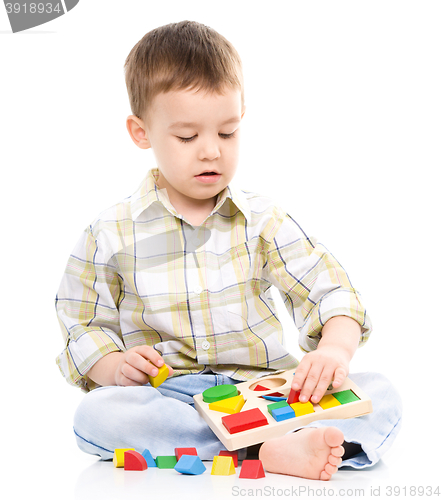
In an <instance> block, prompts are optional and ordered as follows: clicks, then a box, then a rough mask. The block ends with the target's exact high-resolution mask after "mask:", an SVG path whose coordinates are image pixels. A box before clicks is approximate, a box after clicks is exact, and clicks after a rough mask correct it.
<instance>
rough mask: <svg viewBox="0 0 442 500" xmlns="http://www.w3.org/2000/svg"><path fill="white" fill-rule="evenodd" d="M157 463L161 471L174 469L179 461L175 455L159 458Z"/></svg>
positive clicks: (156, 460)
mask: <svg viewBox="0 0 442 500" xmlns="http://www.w3.org/2000/svg"><path fill="white" fill-rule="evenodd" d="M155 462H156V464H157V467H158V468H159V469H174V468H175V465H176V464H177V462H178V461H177V459H176V456H175V455H173V456H163V457H161V456H160V457H157V458H156V459H155Z"/></svg>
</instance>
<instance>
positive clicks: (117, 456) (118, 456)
mask: <svg viewBox="0 0 442 500" xmlns="http://www.w3.org/2000/svg"><path fill="white" fill-rule="evenodd" d="M129 450H131V451H135V449H134V448H116V449H115V451H114V458H113V460H112V461H113V463H114V465H115V467H124V452H125V451H129Z"/></svg>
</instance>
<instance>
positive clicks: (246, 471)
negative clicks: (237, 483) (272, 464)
mask: <svg viewBox="0 0 442 500" xmlns="http://www.w3.org/2000/svg"><path fill="white" fill-rule="evenodd" d="M265 476H266V475H265V472H264V467H263V466H262V462H261V460H243V463H242V465H241V472H240V473H239V477H241V478H244V479H259V478H261V477H265Z"/></svg>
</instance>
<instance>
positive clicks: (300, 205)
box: [0, 0, 442, 498]
mask: <svg viewBox="0 0 442 500" xmlns="http://www.w3.org/2000/svg"><path fill="white" fill-rule="evenodd" d="M185 19H189V20H195V21H199V22H202V23H204V24H207V25H209V26H211V27H213V28H214V29H216V30H217V31H219V32H220V33H221V34H223V35H224V36H225V37H226V38H227V39H228V40H230V41H231V42H232V43H233V44H234V45H235V47H236V48H237V50H238V51H239V53H240V55H241V58H242V60H243V65H244V74H245V84H246V94H245V95H246V105H247V111H246V114H245V117H244V120H243V124H242V137H243V143H242V160H241V164H240V167H239V169H238V173H237V175H236V177H235V183H236V185H238V186H239V187H241V188H243V189H245V190H248V191H256V192H258V193H262V194H268V195H270V196H272V197H273V198H274V199H276V200H277V201H278V202H279V203H280V205H282V206H283V207H284V208H285V209H286V210H287V212H289V213H290V215H291V216H292V217H293V218H294V219H295V220H297V222H298V223H299V224H300V225H301V226H302V227H303V229H304V230H305V231H306V232H308V233H309V234H313V235H315V236H317V237H318V238H319V239H320V241H321V242H323V243H324V244H325V245H326V246H327V247H328V248H329V249H330V250H331V251H332V252H333V254H334V255H335V256H336V257H337V258H338V260H339V261H340V262H341V263H342V264H343V265H344V267H345V268H346V270H347V272H348V273H349V275H350V278H351V280H352V282H353V284H354V286H355V287H356V288H357V289H358V290H359V291H360V292H361V293H362V298H363V300H364V303H365V305H366V306H367V307H368V309H369V312H370V315H371V317H372V320H373V323H374V326H375V330H374V332H373V335H372V338H371V339H370V341H369V343H368V344H367V345H366V346H365V347H364V348H363V349H362V350H359V351H358V352H357V354H356V356H355V358H354V360H353V363H352V367H351V369H352V371H364V370H372V371H380V372H382V373H384V374H385V375H387V376H388V377H389V378H390V379H391V380H392V382H393V383H394V384H395V385H396V387H397V388H398V390H399V391H400V393H401V395H402V397H403V399H404V409H405V412H404V426H403V430H402V434H401V435H400V437H399V438H398V440H397V442H396V444H395V446H394V447H393V449H392V450H391V451H390V452H388V453H387V455H386V456H385V459H384V460H383V464H384V465H383V466H382V467H380V468H379V467H378V469H377V471H378V472H376V471H375V472H373V471H371V472H369V474H371V476H370V481H371V482H370V484H371V485H372V486H374V487H376V486H377V485H378V483H379V481H381V480H380V479H379V480H378V476H377V475H376V474H379V478H380V477H381V476H382V478H383V479H382V481H384V483H385V484H386V485H388V484H390V485H393V486H394V485H398V486H404V485H435V484H436V483H437V479H436V478H435V475H434V473H435V471H436V461H438V460H437V458H438V456H439V453H440V452H439V449H440V444H441V442H440V441H441V440H440V433H439V425H438V419H435V418H434V416H435V412H434V409H435V405H437V401H438V400H439V401H440V381H441V377H440V370H439V366H440V348H441V326H440V323H439V315H440V314H439V311H440V308H441V306H440V297H441V294H440V288H439V287H440V283H441V271H440V255H439V252H440V251H441V245H440V244H441V237H440V227H441V224H440V212H441V210H440V198H439V196H440V186H441V181H440V172H439V170H440V167H441V163H442V152H441V151H442V149H441V132H442V118H441V117H442V97H441V96H442V92H441V89H442V69H441V68H442V66H441V55H442V54H441V52H442V30H441V23H442V4H441V3H440V2H438V1H425V0H422V1H414V2H411V1H405V0H401V1H389V0H382V1H378V0H371V1H370V2H362V1H355V0H351V1H350V0H349V1H332V0H329V1H311V2H305V1H304V2H300V1H287V0H286V1H279V2H263V1H255V2H251V1H239V0H236V1H229V0H227V1H223V2H207V1H204V2H199V1H187V2H183V1H179V2H174V1H169V2H150V1H147V0H127V1H124V2H123V1H116V0H106V1H105V0H94V1H93V2H90V1H86V0H80V3H79V4H78V5H77V7H75V8H74V9H73V10H72V11H71V12H70V13H68V14H67V15H64V16H62V17H60V18H59V19H56V20H55V21H52V22H51V23H48V24H45V25H42V26H39V27H36V28H34V29H31V30H29V31H26V32H22V33H16V34H12V32H11V30H10V26H9V22H8V18H7V16H6V12H5V10H4V8H3V5H0V76H1V78H0V164H1V176H2V189H1V198H0V202H1V215H2V245H1V262H2V273H1V274H2V289H1V306H2V331H3V336H2V349H1V380H2V382H3V384H2V385H3V387H2V395H3V403H2V409H3V411H2V414H3V417H6V422H4V423H3V428H2V434H3V435H2V440H1V446H2V454H1V455H2V458H1V460H2V465H3V466H2V470H3V471H5V472H6V471H8V472H7V478H6V479H8V480H10V481H11V483H12V484H14V485H15V486H14V489H15V491H16V493H17V495H18V496H17V498H18V497H19V498H26V497H30V498H31V497H32V498H33V497H34V496H35V495H36V494H38V493H43V494H47V498H53V497H54V495H55V491H58V494H59V496H61V497H65V498H70V497H72V495H73V494H74V492H76V498H86V496H85V493H84V491H85V488H83V487H82V484H84V481H85V479H84V478H85V477H86V476H88V475H89V476H94V475H96V474H95V473H96V469H90V467H95V466H97V465H96V464H94V463H95V461H96V460H95V458H93V457H89V456H86V455H84V454H83V453H81V452H80V451H78V450H77V448H76V444H75V442H74V438H73V433H72V417H73V413H74V411H75V408H76V406H77V405H78V403H79V402H80V400H81V398H82V397H83V395H82V393H81V392H80V390H78V389H74V388H72V387H70V386H68V385H67V384H66V382H65V381H64V379H63V378H62V376H61V375H60V374H59V372H58V368H57V366H56V364H55V357H56V356H57V355H58V353H59V352H60V351H61V350H62V349H63V340H62V336H61V331H60V329H59V326H58V322H57V319H56V315H55V308H54V298H55V294H56V291H57V288H58V285H59V282H60V279H61V276H62V274H63V270H64V266H65V264H66V261H67V258H68V256H69V253H70V252H71V250H72V248H73V246H74V244H75V243H76V241H77V239H78V237H79V236H80V234H81V232H82V230H83V229H84V228H85V227H86V226H87V224H89V223H90V222H91V221H92V220H93V219H94V218H95V217H96V216H97V215H98V213H100V212H101V211H102V210H103V209H105V208H107V207H109V206H111V205H113V204H114V203H116V202H117V201H120V200H121V199H123V198H125V197H126V196H129V195H130V194H132V192H133V191H134V190H135V189H136V187H137V186H138V184H139V182H140V181H141V180H142V178H143V177H144V175H145V174H146V172H147V170H149V169H150V168H152V167H154V166H155V163H154V158H153V156H152V153H151V152H150V151H147V152H146V151H142V150H140V149H138V148H136V147H135V145H134V144H133V142H132V141H131V139H130V137H129V135H128V133H127V131H126V127H125V119H126V117H127V115H129V114H131V111H130V108H129V102H128V98H127V92H126V87H125V82H124V74H123V64H124V61H125V58H126V56H127V55H128V53H129V52H130V50H131V48H132V47H133V46H134V45H135V43H136V42H137V41H138V40H139V39H140V38H142V36H143V35H144V34H145V33H146V32H148V31H150V30H151V29H153V28H155V27H158V26H161V25H164V24H168V23H170V22H178V21H182V20H185ZM274 297H275V300H278V299H279V294H277V292H276V291H275V292H274ZM277 305H278V310H279V312H280V319H281V320H282V321H283V323H284V327H285V331H286V335H287V337H288V339H289V341H290V345H291V346H292V350H293V351H294V352H295V353H297V354H299V349H298V347H297V344H296V335H295V330H294V327H293V324H292V323H291V321H290V318H289V317H288V314H287V313H286V311H285V308H284V306H283V305H282V302H280V301H278V303H277ZM4 420H5V419H4V418H3V421H4ZM91 464H92V465H91ZM91 470H92V473H91V474H89V473H90V472H91ZM88 471H89V472H88ZM158 472H160V471H158ZM340 474H341V478H342V477H344V476H342V474H347V475H346V476H345V477H346V478H347V477H351V475H350V476H349V475H348V473H344V472H342V473H340ZM354 474H361V473H354ZM89 476H88V477H89ZM209 477H210V476H209ZM336 477H338V476H336ZM354 477H356V476H354ZM365 477H367V476H365ZM285 480H286V481H287V478H286V479H285ZM333 481H335V479H333ZM333 481H332V482H331V483H330V485H333V484H338V483H336V481H335V482H333ZM384 483H382V484H384ZM88 484H91V483H88ZM227 484H228V483H219V485H218V487H219V488H221V490H222V489H223V488H224V489H225V490H226V496H228V494H229V491H228V489H226V485H227ZM315 484H317V483H315ZM349 484H350V483H349ZM379 484H380V483H379ZM222 485H224V486H222ZM120 486H121V484H120ZM165 487H166V486H165ZM92 489H93V488H92ZM123 490H124V488H123ZM123 490H122V489H120V490H118V491H120V492H121V491H123ZM221 490H220V491H221ZM25 493H26V494H25ZM441 493H442V491H441ZM109 495H110V494H109V493H108V497H110V496H111V495H110V496H109ZM97 496H100V495H99V494H98V493H97ZM366 496H369V487H368V486H367V490H366ZM134 498H135V497H134ZM137 498H138V497H137ZM140 498H141V497H140Z"/></svg>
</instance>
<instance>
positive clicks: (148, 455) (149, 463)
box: [142, 450, 157, 467]
mask: <svg viewBox="0 0 442 500" xmlns="http://www.w3.org/2000/svg"><path fill="white" fill-rule="evenodd" d="M142 455H143V457H144V459H145V460H146V463H147V467H156V466H157V464H156V462H155V460H154V459H153V457H152V455H151V453H150V451H149V450H144V451H143V453H142Z"/></svg>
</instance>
